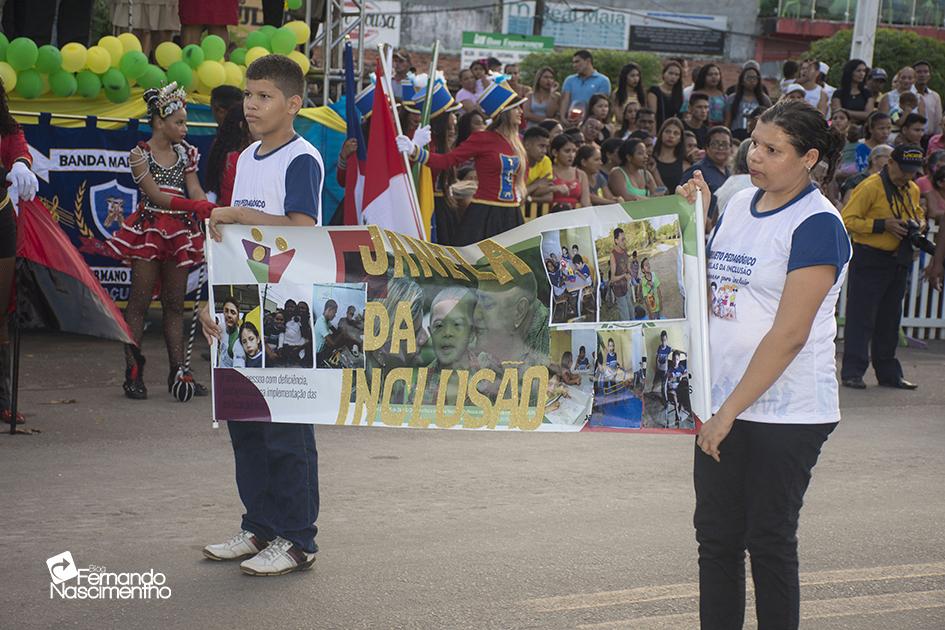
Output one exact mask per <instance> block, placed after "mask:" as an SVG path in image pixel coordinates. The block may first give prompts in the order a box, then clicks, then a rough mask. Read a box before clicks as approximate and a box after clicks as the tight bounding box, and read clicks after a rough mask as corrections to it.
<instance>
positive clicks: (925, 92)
mask: <svg viewBox="0 0 945 630" xmlns="http://www.w3.org/2000/svg"><path fill="white" fill-rule="evenodd" d="M912 69H913V70H915V91H916V94H918V95H919V100H920V101H922V103H923V104H924V105H925V117H926V119H927V123H926V125H925V133H927V134H936V133H941V131H942V97H941V96H939V94H938V92H936V91H935V90H933V89H932V88H930V87H929V80H930V79H931V78H932V66H931V64H929V62H928V61H925V60H924V59H923V60H921V61H917V62H915V63H914V64H912Z"/></svg>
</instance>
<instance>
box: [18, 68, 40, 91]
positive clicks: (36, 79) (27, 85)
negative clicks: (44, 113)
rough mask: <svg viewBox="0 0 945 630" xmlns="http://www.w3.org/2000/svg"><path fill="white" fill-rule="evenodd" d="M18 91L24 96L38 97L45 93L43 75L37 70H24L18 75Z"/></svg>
mask: <svg viewBox="0 0 945 630" xmlns="http://www.w3.org/2000/svg"><path fill="white" fill-rule="evenodd" d="M16 91H17V93H18V94H19V95H20V96H22V97H23V98H36V97H37V96H39V95H40V94H42V93H43V77H42V76H40V74H39V73H38V72H36V71H35V70H24V71H22V72H21V73H20V74H19V75H18V76H17V77H16Z"/></svg>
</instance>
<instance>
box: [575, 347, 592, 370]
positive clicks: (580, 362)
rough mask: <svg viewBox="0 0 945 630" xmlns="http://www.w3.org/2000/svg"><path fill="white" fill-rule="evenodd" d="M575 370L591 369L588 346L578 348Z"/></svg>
mask: <svg viewBox="0 0 945 630" xmlns="http://www.w3.org/2000/svg"><path fill="white" fill-rule="evenodd" d="M574 369H575V370H589V369H591V361H590V359H588V357H587V348H585V347H584V346H581V347H580V348H578V357H577V361H576V362H575V364H574Z"/></svg>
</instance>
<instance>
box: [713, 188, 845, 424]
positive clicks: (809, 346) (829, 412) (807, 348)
mask: <svg viewBox="0 0 945 630" xmlns="http://www.w3.org/2000/svg"><path fill="white" fill-rule="evenodd" d="M760 196H761V191H760V190H758V189H757V188H754V187H752V188H749V189H748V190H743V191H741V192H739V193H737V194H736V195H735V196H733V197H732V199H731V201H729V203H728V205H727V206H726V207H725V212H724V213H723V214H722V216H721V218H720V219H719V223H718V225H717V226H716V228H715V231H714V232H713V233H712V236H711V237H710V239H709V244H708V247H707V253H706V257H707V263H708V279H709V289H710V292H711V295H712V298H711V299H712V305H711V309H710V310H711V312H710V315H709V361H710V365H711V374H712V412H713V413H715V412H717V411H718V409H719V407H721V406H722V403H724V402H725V400H726V399H727V398H728V397H729V395H730V394H731V393H732V391H733V390H734V389H735V386H736V385H737V384H738V382H739V381H740V380H741V379H742V376H743V375H744V374H745V370H746V369H747V367H748V363H749V362H750V361H751V357H752V355H754V353H755V350H756V349H757V347H758V344H760V343H761V340H762V338H763V337H764V336H765V335H766V334H767V333H768V331H769V330H770V329H771V326H772V325H773V324H774V317H775V315H776V314H777V311H778V306H779V304H780V301H781V294H782V292H783V291H784V283H785V280H786V279H787V274H788V273H789V272H790V271H793V270H795V269H800V268H803V267H811V266H815V265H833V266H835V267H836V269H837V274H836V278H835V280H836V281H835V282H834V285H833V287H832V288H831V289H830V291H829V292H828V293H827V297H826V298H825V299H824V302H823V304H821V306H820V309H819V310H818V311H817V315H816V317H815V318H814V324H813V326H812V327H811V331H810V336H809V337H808V339H807V342H806V343H805V344H804V347H803V349H801V351H800V353H799V354H798V355H797V356H796V357H795V358H794V360H793V361H792V362H791V364H790V365H789V366H788V367H787V369H786V370H785V371H784V373H783V374H781V376H780V377H779V378H778V380H777V381H775V383H774V384H773V385H772V386H771V387H770V388H769V389H768V391H766V392H765V393H764V394H762V396H761V397H760V398H759V399H758V400H757V401H755V403H754V404H753V405H751V406H750V407H749V408H748V409H746V410H745V411H744V412H743V413H741V414H740V415H739V416H738V417H739V419H742V420H750V421H754V422H770V423H781V424H819V423H826V422H837V421H838V420H840V403H839V398H838V392H837V389H838V388H837V377H836V363H835V353H836V350H835V347H834V337H835V336H836V334H837V324H836V320H835V319H834V309H835V307H836V305H837V298H838V297H839V295H840V287H842V286H843V279H844V277H845V275H846V269H847V264H848V262H849V260H850V252H851V247H850V239H849V237H848V236H847V232H846V229H845V228H844V226H843V220H842V219H841V217H840V213H839V212H838V211H837V209H836V208H834V207H833V205H832V204H831V203H830V202H829V201H828V200H827V199H826V198H825V197H824V196H823V195H822V194H821V193H820V191H819V190H817V189H816V188H815V187H814V185H813V184H811V185H810V186H809V187H808V188H807V189H805V190H804V191H803V192H802V193H801V194H799V195H798V196H797V197H795V198H794V199H793V200H791V201H790V202H788V203H787V204H786V205H784V206H782V207H781V208H778V209H776V210H771V211H769V212H765V213H760V212H757V211H756V210H755V204H756V202H757V199H758V198H759V197H760Z"/></svg>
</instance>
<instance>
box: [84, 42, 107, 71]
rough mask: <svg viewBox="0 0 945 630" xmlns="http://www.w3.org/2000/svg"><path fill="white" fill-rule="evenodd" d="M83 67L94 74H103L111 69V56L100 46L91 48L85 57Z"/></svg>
mask: <svg viewBox="0 0 945 630" xmlns="http://www.w3.org/2000/svg"><path fill="white" fill-rule="evenodd" d="M85 67H86V68H88V69H89V70H91V71H92V72H94V73H95V74H104V73H105V71H106V70H108V69H109V68H111V67H112V56H111V55H110V54H109V52H108V51H107V50H106V49H104V48H102V47H101V46H92V47H91V48H89V50H88V52H87V53H86V55H85Z"/></svg>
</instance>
